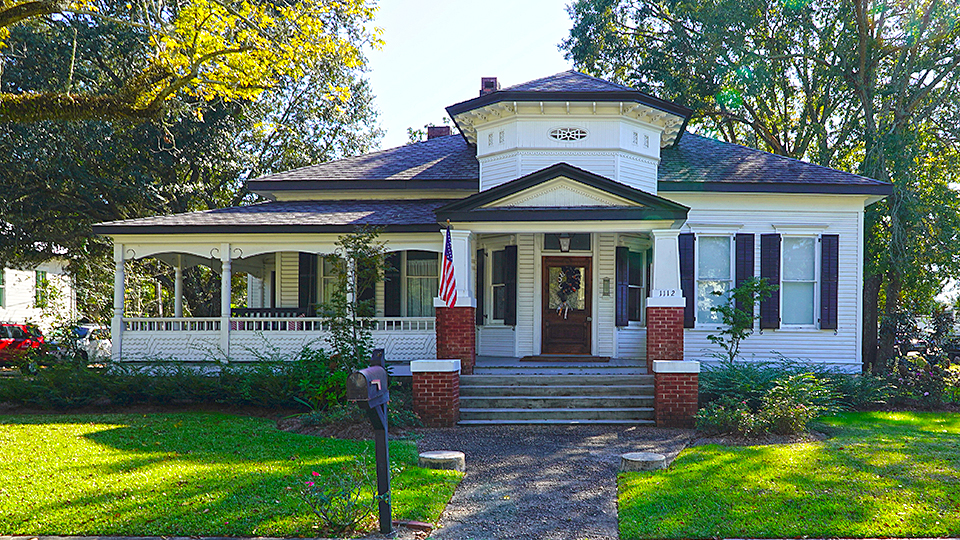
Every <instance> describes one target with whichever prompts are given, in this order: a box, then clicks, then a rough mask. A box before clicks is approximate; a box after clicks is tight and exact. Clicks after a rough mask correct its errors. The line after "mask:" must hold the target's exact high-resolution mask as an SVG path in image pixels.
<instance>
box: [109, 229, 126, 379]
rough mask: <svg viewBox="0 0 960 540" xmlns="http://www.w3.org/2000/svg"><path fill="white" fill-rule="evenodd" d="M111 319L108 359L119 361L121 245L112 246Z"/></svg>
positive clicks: (121, 330)
mask: <svg viewBox="0 0 960 540" xmlns="http://www.w3.org/2000/svg"><path fill="white" fill-rule="evenodd" d="M113 264H114V270H113V319H112V320H111V322H110V343H111V347H110V357H111V358H113V360H114V361H120V358H121V355H120V343H121V341H122V340H123V288H124V275H123V244H114V245H113Z"/></svg>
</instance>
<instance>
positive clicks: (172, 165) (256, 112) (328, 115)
mask: <svg viewBox="0 0 960 540" xmlns="http://www.w3.org/2000/svg"><path fill="white" fill-rule="evenodd" d="M73 30H77V32H78V36H79V37H78V42H77V51H78V52H77V58H76V59H73V58H72V57H71V55H70V54H69V51H70V50H71V43H72V39H73ZM7 41H8V49H7V51H8V52H7V53H6V54H5V56H2V57H0V65H3V66H5V67H6V69H5V70H4V71H3V76H2V77H0V92H7V93H10V92H20V91H23V92H33V93H43V92H51V91H56V90H57V89H60V88H62V87H63V85H64V84H66V83H65V79H64V75H63V74H64V73H67V72H68V71H69V70H70V66H71V65H73V66H74V74H75V75H74V80H77V81H82V82H83V84H84V85H85V86H89V87H90V88H93V89H95V90H96V91H100V90H103V91H107V90H108V89H109V88H110V85H111V84H113V82H112V81H114V80H116V79H123V78H125V77H128V76H131V71H132V70H135V68H136V65H137V62H138V58H140V56H142V55H143V54H145V51H147V50H148V46H147V45H146V44H145V42H144V38H143V36H141V35H139V34H138V33H137V32H136V31H135V30H134V29H131V28H130V27H129V26H126V25H121V24H95V25H79V26H78V25H73V23H72V22H71V20H69V19H62V20H61V19H57V20H54V21H48V22H45V23H43V24H41V23H39V22H30V23H27V22H24V23H22V24H20V25H17V26H15V27H13V28H12V29H11V34H10V38H9V39H8V40H7ZM65 51H66V52H65ZM299 69H300V70H301V71H302V76H299V77H288V78H284V79H283V80H281V81H279V82H278V84H277V85H276V86H274V87H272V88H271V89H269V90H267V91H265V92H263V93H261V94H260V95H259V97H258V98H257V99H255V100H242V101H225V100H222V99H218V100H212V101H206V100H205V99H203V98H198V97H196V96H192V95H190V94H187V93H180V94H177V95H175V96H173V97H171V98H170V100H168V102H167V106H166V107H165V111H164V112H163V114H162V115H161V116H160V117H159V118H158V119H156V120H155V121H153V122H150V123H125V122H106V121H72V122H52V121H45V122H36V123H32V124H18V123H6V124H0V156H2V158H3V162H4V163H5V164H6V166H4V167H0V195H2V198H3V200H4V210H3V221H4V223H5V227H3V228H0V266H6V267H16V268H24V267H30V266H33V265H35V264H37V263H39V262H42V261H45V260H48V259H50V258H53V257H58V258H61V259H64V260H66V261H67V262H68V263H69V268H68V269H69V272H70V274H71V276H72V277H73V278H75V282H76V287H77V290H78V292H77V303H78V310H79V312H80V313H81V314H82V315H84V316H86V317H88V318H89V319H91V320H96V321H98V322H101V323H104V322H105V321H107V320H109V318H110V317H111V315H112V313H110V311H111V310H110V307H111V306H112V287H111V286H110V285H108V284H110V283H112V281H113V260H112V250H111V246H110V243H109V241H108V240H107V239H105V238H103V237H99V236H97V235H94V234H93V231H92V225H93V224H94V223H98V222H106V221H113V220H119V219H128V218H136V217H144V216H150V215H166V214H175V213H182V212H191V211H198V210H208V209H213V208H221V207H225V206H233V205H238V204H246V203H248V202H252V201H253V200H255V197H253V196H252V195H251V194H249V193H248V192H247V191H246V190H245V188H244V185H243V181H244V180H246V179H248V178H250V177H252V176H256V175H260V174H267V173H272V172H277V171H279V170H286V169H289V168H295V167H300V166H304V165H308V164H313V163H318V162H322V161H328V160H331V159H337V158H340V157H344V156H348V155H355V154H357V153H362V152H365V151H368V150H369V149H370V148H372V147H373V146H375V144H376V141H377V140H378V137H379V136H380V132H379V131H378V130H377V129H376V127H375V122H376V113H375V111H373V109H372V94H371V92H370V89H369V85H368V84H367V83H366V81H365V80H364V79H363V77H362V75H363V74H362V71H360V69H359V68H350V67H348V66H347V65H344V64H340V63H336V62H333V63H329V62H327V63H325V62H307V61H306V60H305V61H304V62H303V63H302V65H301V67H300V68H299ZM341 86H342V87H346V88H349V96H350V97H349V99H348V100H347V101H340V100H334V99H328V98H326V97H325V92H326V91H327V90H328V89H329V88H331V87H341ZM126 270H127V274H128V294H127V297H128V298H129V299H130V301H131V303H130V304H129V305H128V308H129V309H130V310H131V312H133V313H142V314H144V315H146V316H158V315H159V309H158V308H159V307H160V306H162V307H163V312H164V313H165V314H170V313H172V311H173V297H172V291H173V281H174V273H173V269H172V268H171V267H169V266H167V265H166V264H162V263H160V262H159V261H158V260H156V259H152V258H148V259H145V260H140V261H132V262H129V263H127V268H126ZM235 278H236V279H238V280H242V279H243V276H242V275H240V273H239V272H237V273H236V276H235ZM158 282H159V283H160V284H161V285H162V287H163V291H162V292H161V297H160V298H159V299H158V298H156V292H155V291H156V284H157V283H158ZM219 287H220V277H219V276H218V275H217V274H216V273H215V272H213V271H212V270H211V269H209V268H207V267H205V266H197V267H194V268H190V269H187V270H186V271H185V272H184V283H183V293H184V312H185V314H187V315H192V316H215V315H216V314H218V313H219V306H220V299H219V298H220V297H219ZM234 290H235V291H236V292H237V293H238V294H241V293H242V292H243V291H245V290H246V288H245V287H235V288H234ZM141 300H142V301H141Z"/></svg>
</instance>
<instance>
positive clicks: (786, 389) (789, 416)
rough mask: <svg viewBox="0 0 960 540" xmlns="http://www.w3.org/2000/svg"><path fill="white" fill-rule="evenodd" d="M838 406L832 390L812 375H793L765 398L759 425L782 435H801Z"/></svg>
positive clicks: (779, 382)
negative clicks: (819, 417) (808, 425)
mask: <svg viewBox="0 0 960 540" xmlns="http://www.w3.org/2000/svg"><path fill="white" fill-rule="evenodd" d="M835 402H836V399H835V396H834V395H833V393H832V391H831V390H830V388H829V387H828V386H827V385H826V384H824V382H823V381H821V380H820V379H818V378H817V377H815V376H814V375H813V374H812V373H799V374H796V375H791V376H789V377H787V378H786V379H783V380H780V381H778V382H777V383H776V384H775V385H774V387H773V388H771V389H770V390H768V391H767V393H766V394H765V395H764V396H763V400H762V406H761V409H760V411H759V416H760V418H761V422H760V423H761V424H763V427H764V428H765V429H766V430H769V431H771V432H773V433H777V434H780V435H794V434H797V433H802V432H804V431H806V429H807V424H809V423H810V421H811V420H813V419H814V418H817V417H818V416H821V415H823V414H825V413H828V412H832V411H834V410H835V409H836V405H835Z"/></svg>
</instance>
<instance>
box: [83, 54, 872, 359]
mask: <svg viewBox="0 0 960 540" xmlns="http://www.w3.org/2000/svg"><path fill="white" fill-rule="evenodd" d="M481 88H482V89H481V92H480V95H479V97H476V98H473V99H470V100H467V101H463V102H461V103H457V104H455V105H452V106H450V107H447V109H446V110H447V113H448V114H449V116H450V118H452V119H453V121H454V122H455V124H456V126H457V128H458V129H459V132H460V133H459V134H453V135H451V134H450V133H449V128H442V127H441V128H430V130H429V138H428V140H427V141H424V142H420V143H416V144H411V145H407V146H403V147H400V148H393V149H389V150H384V151H380V152H375V153H372V154H367V155H363V156H359V157H354V158H347V159H343V160H339V161H335V162H331V163H324V164H320V165H314V166H309V167H304V168H301V169H296V170H292V171H287V172H283V173H279V174H274V175H270V176H266V177H262V178H258V179H255V180H252V181H250V182H249V183H248V187H249V189H250V190H251V191H253V192H255V193H258V194H259V195H261V196H263V197H264V198H266V199H268V200H269V202H264V203H261V204H255V205H251V206H244V207H234V208H225V209H220V210H211V211H204V212H194V213H188V214H179V215H171V216H158V217H150V218H142V219H133V220H126V221H116V222H110V223H102V224H100V225H98V226H97V227H96V231H97V232H98V233H99V234H103V235H108V236H110V237H112V238H113V240H114V242H115V262H116V278H117V279H116V284H117V286H116V291H115V299H114V319H113V336H114V340H113V344H114V356H115V357H116V358H118V359H135V358H139V357H169V356H172V357H176V358H180V359H205V358H210V354H211V352H215V353H216V354H219V355H222V356H223V357H225V358H229V359H231V360H248V359H252V358H253V356H252V354H251V351H254V350H256V349H257V348H258V347H263V345H264V342H269V344H270V346H271V347H274V348H275V349H276V350H288V351H293V350H296V349H299V348H300V347H301V346H302V345H304V344H305V343H309V342H311V341H313V340H317V339H322V337H323V335H324V332H325V328H324V321H323V320H322V319H319V318H315V317H310V316H309V315H311V314H312V313H311V307H312V306H315V305H316V304H318V303H322V302H323V301H324V300H325V299H326V297H327V295H328V293H329V290H330V289H329V288H330V287H332V286H334V285H333V282H332V279H331V277H330V272H329V269H330V261H329V259H328V258H326V257H325V255H329V254H331V253H333V252H334V249H335V247H334V243H335V242H336V240H337V237H338V235H340V234H342V233H344V232H348V231H351V230H354V228H355V227H356V226H358V225H375V226H378V227H381V228H382V229H383V231H384V232H383V234H382V236H381V239H382V240H384V241H386V242H387V244H388V247H389V249H390V251H391V252H392V254H391V259H392V263H393V264H392V266H393V267H394V268H396V271H395V272H393V273H392V274H391V275H388V276H387V279H386V280H385V282H383V283H380V284H379V285H378V286H377V287H376V289H375V290H373V291H369V292H368V293H367V294H369V295H370V297H372V298H375V300H376V330H375V331H374V338H375V341H376V342H377V344H378V345H380V346H382V347H384V348H385V350H386V356H387V358H388V360H391V359H392V360H417V359H424V358H443V359H449V358H454V359H459V360H460V361H461V367H462V371H463V373H464V374H468V373H471V372H472V370H473V367H474V365H475V363H476V362H477V361H478V359H479V361H480V362H483V361H484V359H487V358H504V357H507V358H521V357H528V356H557V355H561V356H562V355H586V356H593V357H613V358H619V359H639V360H645V361H646V363H647V364H648V365H651V366H652V362H653V361H654V360H676V361H684V360H686V361H693V360H709V359H710V358H711V357H710V354H711V351H715V350H716V349H715V346H713V345H712V344H711V343H710V342H709V340H708V339H707V336H708V335H710V334H711V333H713V332H715V331H716V330H717V316H716V314H715V313H713V312H711V310H710V307H711V306H712V305H715V304H716V303H717V302H719V301H721V297H720V296H717V295H714V294H712V293H713V292H714V291H727V290H729V289H730V288H732V287H734V286H736V285H737V284H738V283H739V282H741V281H742V280H744V279H746V278H747V277H749V276H762V277H765V278H767V279H768V280H769V281H771V282H772V283H774V284H776V285H778V286H779V289H778V292H777V293H775V294H774V295H773V296H772V297H771V298H769V299H768V300H766V301H764V302H763V303H762V304H761V305H760V307H759V316H760V320H759V323H758V325H757V331H756V333H755V334H754V335H753V336H751V337H750V338H749V339H747V340H746V341H745V342H744V345H743V349H742V351H743V355H744V357H746V358H772V357H776V356H779V355H782V356H785V357H789V358H798V359H801V358H802V359H807V360H810V361H813V362H819V363H822V364H824V365H829V366H832V367H835V368H837V369H842V370H847V371H859V369H860V363H861V360H860V338H861V334H862V328H861V316H860V313H861V310H862V300H861V294H860V291H861V282H862V271H863V267H862V260H863V249H864V248H863V234H864V233H863V213H864V208H865V207H866V206H868V205H870V204H872V203H874V202H876V201H879V200H881V199H882V198H883V197H884V196H886V195H888V194H889V193H890V192H891V186H890V184H888V183H884V182H880V181H876V180H873V179H869V178H864V177H861V176H857V175H853V174H849V173H845V172H841V171H837V170H833V169H829V168H825V167H820V166H817V165H812V164H809V163H805V162H802V161H798V160H793V159H788V158H784V157H780V156H776V155H772V154H769V153H765V152H761V151H757V150H754V149H750V148H745V147H742V146H738V145H734V144H727V143H723V142H720V141H716V140H713V139H709V138H706V137H702V136H699V135H697V134H695V133H691V132H687V130H686V125H687V122H688V120H689V119H690V116H691V114H692V111H690V110H689V109H686V108H684V107H682V106H679V105H676V104H674V103H670V102H666V101H663V100H660V99H658V98H656V97H653V96H650V95H647V94H644V93H642V92H639V91H637V90H634V89H632V88H628V87H625V86H621V85H618V84H614V83H611V82H608V81H604V80H601V79H597V78H594V77H590V76H587V75H585V74H582V73H578V72H576V71H567V72H564V73H559V74H556V75H553V76H550V77H545V78H542V79H537V80H533V81H530V82H527V83H523V84H520V85H516V86H512V87H509V88H503V89H501V88H500V87H499V86H498V83H497V81H496V79H495V78H484V79H483V80H482V84H481ZM448 222H449V224H450V226H451V237H452V248H453V255H454V266H455V276H456V283H457V301H456V305H455V306H453V307H446V306H445V305H444V304H442V303H439V302H438V301H437V300H435V297H436V294H437V293H436V291H437V288H438V279H439V271H440V262H439V256H440V252H441V251H442V249H443V245H444V236H443V230H444V226H445V224H446V223H448ZM143 257H156V258H158V259H160V260H162V261H165V262H167V263H169V264H170V265H171V266H173V267H174V268H175V269H176V276H177V283H178V284H179V283H180V276H181V275H182V270H183V269H184V268H187V267H190V266H193V265H206V266H208V267H210V268H211V269H213V270H214V271H216V272H219V273H221V275H222V283H223V291H222V294H223V296H222V307H221V315H220V316H219V317H213V318H182V317H181V311H182V310H181V309H180V307H179V306H180V303H179V301H178V303H177V306H178V308H177V313H176V314H175V317H172V318H166V319H149V318H130V317H126V316H125V315H124V313H123V301H124V298H123V272H124V261H127V260H130V259H140V258H143ZM232 272H243V273H245V274H246V275H247V276H248V294H247V307H246V308H243V309H236V308H235V309H234V310H233V313H231V306H230V276H231V273H232ZM176 297H177V298H179V297H180V294H179V293H177V294H176Z"/></svg>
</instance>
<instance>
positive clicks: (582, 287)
mask: <svg viewBox="0 0 960 540" xmlns="http://www.w3.org/2000/svg"><path fill="white" fill-rule="evenodd" d="M590 270H591V258H590V257H544V258H543V314H542V316H541V320H542V324H543V331H542V333H541V335H542V336H543V340H542V341H543V343H542V346H541V349H540V350H541V354H590V327H591V325H592V322H591V321H592V319H591V317H590V314H591V295H590V284H591V274H590Z"/></svg>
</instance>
